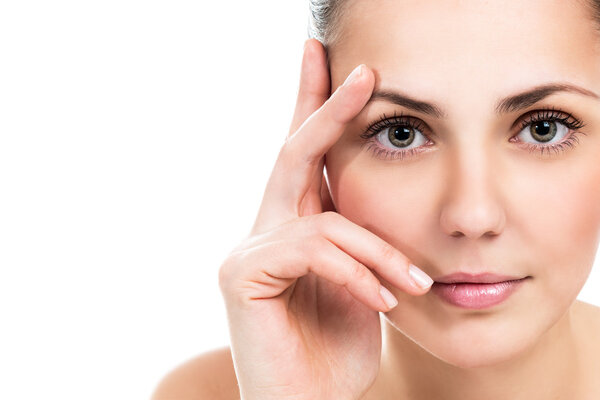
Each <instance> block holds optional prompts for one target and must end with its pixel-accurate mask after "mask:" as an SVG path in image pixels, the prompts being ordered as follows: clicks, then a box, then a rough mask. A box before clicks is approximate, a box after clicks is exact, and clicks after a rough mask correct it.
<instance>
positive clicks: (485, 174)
mask: <svg viewBox="0 0 600 400" xmlns="http://www.w3.org/2000/svg"><path fill="white" fill-rule="evenodd" d="M447 161H448V168H446V171H447V172H446V174H447V179H446V185H447V186H446V187H445V191H444V194H445V196H444V197H445V198H444V199H442V203H441V204H443V206H442V207H443V208H442V210H441V214H440V224H441V226H442V229H443V230H444V232H446V233H447V234H448V235H450V236H453V237H461V236H465V237H467V238H469V239H477V238H479V237H481V236H482V235H491V236H494V235H498V234H500V232H501V231H502V229H503V227H504V223H505V218H506V215H505V212H504V207H503V201H502V194H503V192H502V183H503V182H502V178H503V177H502V174H501V173H499V171H498V169H497V167H498V166H497V165H496V169H494V158H493V156H492V154H491V152H486V151H483V150H482V148H481V147H479V148H471V149H469V150H465V151H463V152H462V153H461V154H456V155H454V156H449V159H448V160H447Z"/></svg>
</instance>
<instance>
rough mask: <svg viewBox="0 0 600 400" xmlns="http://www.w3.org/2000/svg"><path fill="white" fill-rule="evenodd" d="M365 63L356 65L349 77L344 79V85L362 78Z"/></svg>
mask: <svg viewBox="0 0 600 400" xmlns="http://www.w3.org/2000/svg"><path fill="white" fill-rule="evenodd" d="M363 65H364V64H360V65H359V66H358V67H356V68H354V69H353V70H352V72H351V73H350V75H348V77H347V78H346V80H345V81H344V86H348V85H351V84H352V83H353V82H356V81H357V80H359V79H360V78H361V76H362V74H363V70H364V68H363Z"/></svg>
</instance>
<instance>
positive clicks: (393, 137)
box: [360, 107, 585, 160]
mask: <svg viewBox="0 0 600 400" xmlns="http://www.w3.org/2000/svg"><path fill="white" fill-rule="evenodd" d="M513 126H514V125H513ZM517 126H519V133H518V134H517V135H515V136H513V137H511V139H510V140H509V141H510V142H514V143H518V145H519V146H520V147H522V148H524V149H525V150H528V151H529V152H530V153H531V152H533V151H538V152H540V153H541V154H542V155H544V152H547V153H549V152H550V151H553V152H554V153H555V154H558V153H560V152H563V151H565V150H567V149H568V148H569V147H574V145H575V143H578V142H579V141H578V138H577V134H583V135H585V133H584V132H581V131H580V129H581V128H583V127H584V126H585V124H584V123H583V121H581V120H579V119H577V118H575V117H574V116H572V115H571V114H569V113H567V112H565V111H563V110H561V109H557V108H554V107H552V108H550V109H548V108H546V109H540V110H533V111H530V112H528V113H526V114H525V116H524V117H521V120H520V122H519V123H518V124H517ZM558 126H561V127H562V130H566V131H567V133H566V135H565V136H566V139H564V140H563V141H561V142H559V143H552V144H537V143H536V142H534V143H531V142H523V141H521V140H518V139H515V138H516V137H517V136H519V135H520V134H521V133H522V132H524V131H526V128H529V129H527V131H528V134H529V135H530V136H532V135H534V136H538V137H543V139H544V140H545V138H544V136H545V135H546V134H547V132H548V130H549V131H550V132H554V133H556V132H558V131H561V128H558ZM428 131H429V128H428V127H427V125H426V124H425V123H424V122H423V121H422V120H420V119H418V118H415V117H411V116H406V115H404V114H403V113H402V112H400V113H399V114H397V113H396V111H394V113H393V115H392V116H390V117H388V116H386V115H385V113H384V114H382V115H381V116H380V117H379V119H377V120H376V121H375V122H373V123H371V124H369V125H368V126H367V127H366V128H365V129H364V133H362V134H361V135H360V137H361V138H362V139H364V142H363V145H362V146H361V147H365V146H366V147H367V149H368V150H369V151H371V152H372V153H373V155H374V156H375V157H376V158H379V159H384V160H403V159H406V158H410V157H414V156H416V155H417V154H419V153H421V152H423V151H427V150H428V149H429V148H430V147H431V146H432V145H433V144H434V142H433V141H432V140H431V139H430V138H429V134H428V133H427V132H428ZM417 132H418V133H417ZM545 132H546V133H545ZM418 136H421V137H423V138H424V140H421V141H422V142H423V144H421V145H420V146H418V147H414V148H407V147H408V146H410V145H411V144H413V142H414V138H416V137H418ZM431 136H433V135H431ZM379 139H383V141H384V142H386V143H389V144H384V143H382V141H381V140H379ZM404 141H409V143H408V145H407V146H404V147H398V145H397V144H395V143H397V142H404ZM545 141H548V140H545ZM539 143H544V142H539ZM390 146H391V147H390ZM401 146H402V145H401ZM394 148H395V149H397V150H394Z"/></svg>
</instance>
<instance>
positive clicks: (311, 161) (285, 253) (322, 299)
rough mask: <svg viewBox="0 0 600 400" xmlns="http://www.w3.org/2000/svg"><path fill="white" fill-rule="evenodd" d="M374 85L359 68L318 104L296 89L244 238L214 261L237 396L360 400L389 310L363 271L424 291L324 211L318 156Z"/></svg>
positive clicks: (396, 261) (376, 242)
mask: <svg viewBox="0 0 600 400" xmlns="http://www.w3.org/2000/svg"><path fill="white" fill-rule="evenodd" d="M321 67H322V65H321ZM309 76H310V75H309ZM323 76H325V75H323ZM309 81H310V80H305V82H309ZM373 83H374V77H373V74H372V72H371V71H369V69H368V68H365V67H364V66H363V67H362V68H361V67H360V66H359V67H358V68H357V69H356V70H355V73H354V75H353V74H351V75H350V77H349V78H348V80H347V81H346V83H345V84H343V85H341V86H340V87H338V88H337V89H336V91H335V92H334V93H333V95H332V96H331V97H330V98H329V99H327V100H326V101H324V103H322V104H321V106H320V107H318V108H316V107H317V106H318V105H319V101H320V100H321V99H323V98H324V96H323V94H324V93H325V91H322V90H321V91H319V90H317V91H315V90H313V89H312V88H310V87H309V88H307V87H303V88H302V90H301V93H300V101H299V102H298V108H297V112H296V113H297V115H296V116H295V117H294V123H293V124H292V133H291V134H290V135H289V136H288V138H287V139H286V141H285V144H284V145H283V147H282V149H281V151H280V153H279V157H278V158H277V161H276V164H275V167H274V169H273V172H272V175H271V177H270V179H269V182H268V184H267V188H266V190H265V193H264V197H263V201H262V204H261V207H260V210H259V213H258V217H257V219H256V222H255V224H254V226H253V228H252V231H251V234H250V236H249V237H248V238H247V239H246V240H244V241H243V242H242V243H241V244H240V245H239V246H237V247H236V249H234V251H233V252H232V253H231V254H230V256H229V257H228V259H227V260H226V261H225V262H224V264H223V265H222V266H221V269H220V285H221V290H222V293H223V296H224V298H225V303H226V308H227V312H228V319H229V327H230V332H231V349H232V355H233V360H234V363H235V368H236V373H237V376H238V382H239V386H240V392H241V395H242V398H244V399H248V400H251V399H257V400H258V399H260V400H267V399H273V400H275V399H278V400H281V399H307V400H308V399H333V398H335V399H358V398H360V397H361V396H362V395H363V394H364V393H365V392H366V391H367V389H368V388H369V387H370V386H371V385H372V383H373V382H374V380H375V377H376V376H377V372H378V369H379V362H380V356H381V325H380V320H379V314H378V311H383V312H385V311H389V309H390V307H389V306H388V305H386V303H385V301H384V298H382V296H381V294H380V287H381V284H380V281H379V280H378V279H377V278H376V277H375V276H374V275H373V273H372V272H371V271H370V269H373V270H375V271H377V273H378V274H379V275H381V276H383V277H385V279H386V280H387V281H389V282H391V283H393V284H394V285H395V286H396V287H397V288H398V289H400V290H402V291H404V292H405V293H407V294H410V295H422V294H423V293H424V290H423V289H420V288H418V287H416V286H413V285H412V284H411V281H410V278H409V275H408V268H409V264H410V260H409V259H408V258H407V257H405V256H404V255H403V254H402V253H401V252H399V251H398V250H397V249H395V248H394V247H392V246H390V245H389V244H388V243H386V242H385V241H384V240H382V239H381V238H379V237H377V236H376V235H374V234H373V233H371V232H369V231H368V230H367V229H365V228H363V227H361V226H359V225H356V224H354V223H352V222H350V221H348V220H347V219H346V218H344V217H343V216H341V215H340V214H338V213H335V212H333V211H323V210H324V209H325V208H326V207H325V205H324V204H323V203H324V201H323V199H322V198H321V185H322V180H323V163H324V159H323V158H324V155H325V153H326V152H327V150H328V149H329V148H330V147H331V146H332V145H333V144H334V143H335V142H336V141H337V140H338V139H339V137H340V135H341V134H342V133H343V132H344V129H345V126H346V124H347V123H348V122H349V121H351V120H352V119H353V118H354V117H355V116H356V114H357V113H358V112H360V110H361V109H362V108H363V106H364V105H365V103H366V101H367V100H368V99H369V97H370V95H371V91H372V89H373ZM322 87H323V88H325V87H326V85H323V86H322ZM315 108H316V109H315ZM426 289H427V288H426Z"/></svg>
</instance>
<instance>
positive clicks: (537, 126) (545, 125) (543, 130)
mask: <svg viewBox="0 0 600 400" xmlns="http://www.w3.org/2000/svg"><path fill="white" fill-rule="evenodd" d="M540 125H542V126H543V127H541V128H540ZM535 133H537V134H538V135H540V136H544V135H547V134H548V133H550V123H548V121H542V122H538V123H537V124H535Z"/></svg>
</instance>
